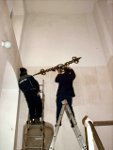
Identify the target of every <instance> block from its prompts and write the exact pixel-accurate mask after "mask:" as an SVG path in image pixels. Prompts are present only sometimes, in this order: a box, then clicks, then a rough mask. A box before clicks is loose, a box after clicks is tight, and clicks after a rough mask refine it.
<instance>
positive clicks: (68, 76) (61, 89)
mask: <svg viewBox="0 0 113 150" xmlns="http://www.w3.org/2000/svg"><path fill="white" fill-rule="evenodd" d="M75 78H76V74H75V72H74V70H73V69H71V68H69V67H65V68H62V65H61V67H59V69H58V75H57V76H56V78H55V82H57V83H59V86H58V90H57V99H56V107H57V112H56V122H57V121H58V118H59V114H60V111H61V108H62V101H63V100H65V99H66V100H67V102H68V104H69V107H70V109H71V111H72V113H73V116H74V112H73V107H72V97H74V96H75V93H74V89H73V81H74V79H75ZM60 125H61V123H60ZM71 127H73V123H72V121H71Z"/></svg>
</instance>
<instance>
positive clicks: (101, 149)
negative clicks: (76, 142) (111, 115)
mask: <svg viewBox="0 0 113 150" xmlns="http://www.w3.org/2000/svg"><path fill="white" fill-rule="evenodd" d="M82 122H83V124H84V127H85V136H86V145H87V147H88V150H90V148H89V141H88V126H89V127H90V129H91V131H92V135H93V137H92V138H93V139H94V140H95V143H96V145H97V147H98V149H99V150H105V148H104V146H103V144H102V141H101V140H100V138H99V135H98V133H97V131H96V129H95V126H110V125H113V120H110V121H92V120H91V119H89V118H88V116H85V117H84V118H83V120H82Z"/></svg>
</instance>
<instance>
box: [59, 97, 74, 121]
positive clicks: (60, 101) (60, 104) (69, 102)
mask: <svg viewBox="0 0 113 150" xmlns="http://www.w3.org/2000/svg"><path fill="white" fill-rule="evenodd" d="M63 100H67V102H68V104H69V107H70V109H71V111H72V113H73V116H74V117H75V115H74V111H73V107H72V97H66V98H64V97H57V100H56V107H57V110H56V122H57V121H58V118H59V114H60V111H61V108H62V101H63Z"/></svg>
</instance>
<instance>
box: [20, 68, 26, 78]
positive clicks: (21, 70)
mask: <svg viewBox="0 0 113 150" xmlns="http://www.w3.org/2000/svg"><path fill="white" fill-rule="evenodd" d="M26 74H27V69H26V68H24V67H21V68H20V76H24V75H26Z"/></svg>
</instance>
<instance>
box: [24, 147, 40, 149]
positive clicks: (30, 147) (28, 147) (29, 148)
mask: <svg viewBox="0 0 113 150" xmlns="http://www.w3.org/2000/svg"><path fill="white" fill-rule="evenodd" d="M31 148H32V149H37V148H42V147H27V146H26V147H25V148H24V149H31Z"/></svg>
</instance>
